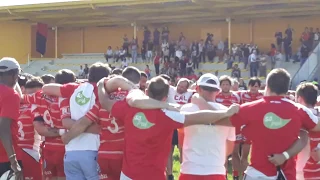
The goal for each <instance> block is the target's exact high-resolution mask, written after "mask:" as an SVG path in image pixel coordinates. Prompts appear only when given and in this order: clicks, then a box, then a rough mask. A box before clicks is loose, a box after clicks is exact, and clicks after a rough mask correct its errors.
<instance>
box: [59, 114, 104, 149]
mask: <svg viewBox="0 0 320 180" xmlns="http://www.w3.org/2000/svg"><path fill="white" fill-rule="evenodd" d="M66 121H67V122H68V123H70V121H73V123H72V124H73V125H72V126H71V128H70V130H69V131H68V132H66V133H65V134H63V135H62V141H63V142H64V143H65V144H68V143H69V142H70V141H71V140H72V139H74V138H75V137H77V136H79V135H80V134H82V133H84V132H87V130H88V129H89V127H91V126H92V125H93V123H94V122H93V121H91V120H90V119H89V118H87V117H86V116H84V117H82V118H80V119H79V120H78V121H74V120H72V119H69V118H65V119H63V120H62V123H63V126H64V127H66V126H65V123H66ZM68 125H70V124H68ZM91 130H93V129H91ZM88 133H93V134H99V133H100V131H99V130H98V131H95V132H88Z"/></svg>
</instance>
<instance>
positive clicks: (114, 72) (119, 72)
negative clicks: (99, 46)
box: [111, 68, 122, 75]
mask: <svg viewBox="0 0 320 180" xmlns="http://www.w3.org/2000/svg"><path fill="white" fill-rule="evenodd" d="M111 74H116V75H121V74H122V69H120V68H114V69H113V70H112V73H111Z"/></svg>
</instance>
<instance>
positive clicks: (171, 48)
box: [169, 41, 176, 58]
mask: <svg viewBox="0 0 320 180" xmlns="http://www.w3.org/2000/svg"><path fill="white" fill-rule="evenodd" d="M175 47H176V43H175V42H174V41H171V43H170V44H169V58H175V53H176V49H175Z"/></svg>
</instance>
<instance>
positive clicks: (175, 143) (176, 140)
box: [172, 129, 179, 146]
mask: <svg viewBox="0 0 320 180" xmlns="http://www.w3.org/2000/svg"><path fill="white" fill-rule="evenodd" d="M178 144H179V138H178V130H177V129H175V130H174V131H173V136H172V145H173V146H178Z"/></svg>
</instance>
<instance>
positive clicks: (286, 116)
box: [230, 96, 318, 179]
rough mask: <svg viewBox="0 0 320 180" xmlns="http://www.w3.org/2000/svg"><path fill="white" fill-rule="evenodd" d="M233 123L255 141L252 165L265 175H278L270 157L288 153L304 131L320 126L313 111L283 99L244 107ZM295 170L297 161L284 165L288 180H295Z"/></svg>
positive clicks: (234, 117)
mask: <svg viewBox="0 0 320 180" xmlns="http://www.w3.org/2000/svg"><path fill="white" fill-rule="evenodd" d="M230 120H231V123H232V124H233V126H235V127H236V128H239V129H240V128H241V127H243V128H244V130H245V135H246V136H247V137H248V138H249V139H250V140H251V141H252V146H251V165H250V166H252V167H253V168H255V169H256V170H258V171H260V172H261V173H263V174H265V175H266V176H276V174H277V169H276V167H275V166H274V165H273V164H272V163H270V162H269V160H268V156H271V155H272V154H281V153H282V152H284V151H286V150H287V149H288V147H290V146H291V145H292V144H293V143H294V142H295V141H296V140H297V139H298V136H299V132H300V129H301V128H304V129H307V130H310V129H312V128H314V127H315V126H316V125H317V123H318V118H317V117H316V116H315V115H314V114H313V113H312V112H311V111H310V109H308V108H306V107H305V106H302V105H299V104H297V103H295V102H293V101H290V100H288V99H286V98H284V97H281V96H267V97H264V98H262V99H260V100H257V101H254V102H251V103H246V104H242V105H241V106H240V111H239V113H237V114H235V115H234V116H232V117H231V118H230ZM295 167H296V165H295V159H294V158H291V159H289V160H287V162H286V163H285V164H284V165H282V166H281V169H282V170H283V171H284V174H285V176H286V178H287V179H295V178H296V169H295Z"/></svg>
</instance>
